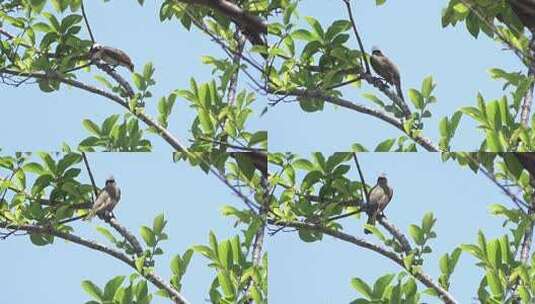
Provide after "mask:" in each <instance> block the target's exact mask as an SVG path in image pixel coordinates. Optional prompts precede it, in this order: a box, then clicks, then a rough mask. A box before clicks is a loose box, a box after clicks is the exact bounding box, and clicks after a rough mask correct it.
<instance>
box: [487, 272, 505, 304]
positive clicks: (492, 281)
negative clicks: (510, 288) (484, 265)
mask: <svg viewBox="0 0 535 304" xmlns="http://www.w3.org/2000/svg"><path fill="white" fill-rule="evenodd" d="M485 278H486V279H487V284H488V285H489V287H490V290H491V292H492V294H493V295H494V296H496V297H498V298H500V299H501V298H502V297H503V291H504V286H503V284H502V282H501V281H500V278H499V277H498V274H497V273H496V272H495V271H494V270H488V271H487V274H486V275H485Z"/></svg>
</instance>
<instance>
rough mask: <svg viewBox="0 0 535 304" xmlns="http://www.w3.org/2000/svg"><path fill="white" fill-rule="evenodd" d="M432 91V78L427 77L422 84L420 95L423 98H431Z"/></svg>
mask: <svg viewBox="0 0 535 304" xmlns="http://www.w3.org/2000/svg"><path fill="white" fill-rule="evenodd" d="M432 91H433V76H427V77H426V78H425V79H424V81H423V82H422V95H423V97H425V98H428V97H429V96H431V92H432Z"/></svg>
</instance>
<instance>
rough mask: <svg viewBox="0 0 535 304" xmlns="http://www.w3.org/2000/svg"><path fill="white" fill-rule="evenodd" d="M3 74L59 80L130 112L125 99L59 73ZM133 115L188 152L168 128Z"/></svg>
mask: <svg viewBox="0 0 535 304" xmlns="http://www.w3.org/2000/svg"><path fill="white" fill-rule="evenodd" d="M2 73H5V74H9V75H14V76H26V77H33V78H37V79H52V80H57V81H59V82H62V83H65V84H68V85H71V86H73V87H77V88H79V89H82V90H84V91H87V92H90V93H94V94H97V95H100V96H102V97H105V98H107V99H110V100H112V101H114V102H115V103H117V104H119V105H120V106H122V107H124V108H126V109H127V110H129V111H130V108H129V106H128V103H127V102H126V101H125V100H124V99H122V98H121V97H119V96H117V95H114V94H111V93H108V92H106V91H104V90H101V89H99V88H96V87H93V86H90V85H86V84H85V83H83V82H80V81H77V80H73V79H67V78H64V77H62V76H60V75H59V74H58V73H55V72H49V73H28V72H19V71H13V70H9V69H0V74H2ZM133 114H134V115H135V116H136V117H137V118H139V119H140V120H141V121H143V122H144V123H145V124H146V125H148V126H150V127H153V128H155V129H156V130H157V131H158V134H160V136H161V137H162V138H163V139H164V140H165V141H166V142H167V143H169V144H170V145H171V146H172V147H173V149H175V150H176V151H181V152H186V151H187V149H186V148H185V146H184V145H182V143H181V142H180V141H179V140H178V139H177V138H175V136H174V135H173V134H171V132H169V131H168V130H167V129H166V128H164V127H162V126H161V125H160V124H158V123H157V122H156V121H154V120H153V119H152V118H150V117H149V116H147V115H146V114H144V113H142V112H138V111H136V112H135V113H133Z"/></svg>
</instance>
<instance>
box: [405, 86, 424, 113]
mask: <svg viewBox="0 0 535 304" xmlns="http://www.w3.org/2000/svg"><path fill="white" fill-rule="evenodd" d="M409 98H410V99H411V102H412V104H414V107H415V108H416V109H418V110H423V108H424V97H423V96H422V94H420V92H418V91H417V90H415V89H409Z"/></svg>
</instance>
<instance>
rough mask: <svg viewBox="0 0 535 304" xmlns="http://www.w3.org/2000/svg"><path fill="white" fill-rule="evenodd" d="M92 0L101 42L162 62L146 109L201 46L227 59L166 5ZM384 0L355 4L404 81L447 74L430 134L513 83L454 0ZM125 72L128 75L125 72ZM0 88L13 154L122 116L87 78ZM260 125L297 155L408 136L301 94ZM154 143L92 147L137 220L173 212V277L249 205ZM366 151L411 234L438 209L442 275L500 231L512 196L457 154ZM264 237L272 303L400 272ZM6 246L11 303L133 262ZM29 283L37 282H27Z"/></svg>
mask: <svg viewBox="0 0 535 304" xmlns="http://www.w3.org/2000/svg"><path fill="white" fill-rule="evenodd" d="M86 2H87V3H86V9H87V12H88V14H89V18H90V21H91V24H92V29H93V33H94V34H95V36H96V39H97V41H98V42H100V43H102V44H106V45H112V46H115V47H118V48H121V49H123V50H125V51H126V52H128V54H129V55H130V56H131V57H132V59H133V61H134V63H135V64H136V70H138V71H140V70H141V68H142V65H143V64H144V63H146V62H149V61H152V62H153V63H154V66H155V68H156V72H155V79H156V81H157V85H156V86H155V87H153V95H154V96H155V98H154V100H153V101H152V104H151V102H150V101H149V102H148V105H147V108H148V109H149V110H148V112H149V113H154V111H153V109H154V108H155V103H156V101H157V99H158V98H159V97H160V96H162V95H167V94H169V93H170V92H171V91H172V90H174V89H176V88H188V87H189V79H190V77H195V78H196V79H197V80H198V81H199V82H205V81H209V80H210V77H211V75H210V72H211V68H210V67H209V66H206V65H204V64H202V63H201V59H200V56H201V55H214V54H215V55H216V56H217V55H218V54H219V55H221V56H222V52H221V51H220V49H219V47H218V46H216V45H215V44H214V43H212V42H211V41H209V39H207V38H206V37H204V36H201V35H199V33H198V32H188V31H186V30H185V29H183V28H182V27H181V25H179V24H177V23H176V22H174V21H173V22H166V23H160V22H159V18H158V10H159V4H160V3H158V4H156V3H154V2H153V1H146V3H145V6H144V7H140V6H138V5H137V4H136V2H135V1H111V2H108V3H105V4H104V3H102V1H86ZM374 2H375V1H371V0H368V1H358V6H357V7H356V8H355V11H354V13H355V17H356V19H357V23H358V26H359V30H360V33H361V35H362V36H363V39H364V44H365V47H366V49H367V50H369V49H370V48H371V46H372V45H378V46H380V47H381V48H382V49H383V51H384V53H385V54H386V55H387V56H389V57H390V58H391V59H393V60H394V61H395V62H396V63H397V64H398V66H399V67H400V69H401V72H402V85H403V89H404V91H405V92H406V91H407V90H408V88H411V87H415V88H420V85H421V81H422V80H423V79H424V78H425V77H426V76H428V75H433V77H434V79H435V80H436V81H437V82H438V86H437V88H436V89H435V95H436V96H437V98H438V103H437V104H434V105H433V106H432V108H431V109H432V111H433V115H434V116H433V118H432V119H431V120H430V121H427V122H426V123H427V127H426V129H425V134H426V135H428V136H430V137H431V138H432V139H433V140H434V141H435V142H437V141H438V131H437V130H438V127H437V125H438V120H439V119H440V118H441V117H443V116H445V115H448V116H450V115H451V114H452V113H453V112H454V111H455V110H456V109H458V108H459V107H461V106H467V105H474V104H475V96H476V94H477V92H478V91H480V92H482V94H483V96H484V97H485V98H487V99H492V98H498V97H500V96H501V94H502V92H501V86H502V84H501V83H499V82H496V81H494V80H491V79H490V78H489V76H488V73H487V70H488V69H490V68H492V67H499V68H503V69H505V70H519V69H520V65H519V64H518V61H517V59H516V58H515V57H514V56H513V55H512V54H510V53H508V52H507V51H503V50H502V48H501V46H500V45H498V44H495V43H494V42H492V41H491V40H489V39H487V38H485V37H484V36H481V38H480V39H477V40H475V39H473V38H472V37H471V36H470V35H469V34H468V33H467V32H466V30H465V29H464V28H463V27H464V25H463V24H461V25H458V27H457V28H451V27H449V28H447V29H442V28H441V24H440V18H441V17H440V12H441V9H442V8H443V7H444V6H445V5H446V1H444V0H443V1H423V2H418V3H416V2H403V1H393V0H392V1H387V3H386V4H385V5H384V6H381V7H375V5H374ZM299 11H300V13H301V15H302V16H307V15H312V16H314V17H315V18H317V19H318V20H320V22H321V23H322V24H324V25H326V24H330V23H331V22H332V21H334V20H337V19H345V18H346V12H345V8H344V6H343V3H342V1H338V0H329V1H313V0H306V1H303V2H302V3H301V5H300V6H299ZM302 23H303V26H304V22H302ZM352 39H354V37H352ZM352 41H353V45H355V46H356V44H355V43H354V40H352ZM119 72H120V73H122V74H123V75H125V77H127V78H128V72H127V71H125V70H124V69H119ZM98 73H99V72H97V71H95V70H93V71H92V73H91V74H87V75H85V74H83V75H81V76H80V78H81V79H83V80H88V81H90V82H91V83H93V84H95V85H97V86H100V84H99V83H98V82H96V81H95V80H91V77H90V75H93V74H98ZM242 84H244V83H242ZM244 87H247V86H245V84H244ZM0 90H1V91H0V102H1V103H2V109H3V113H2V114H3V115H2V119H0V129H1V130H3V132H2V136H1V146H2V147H3V148H4V149H6V150H4V152H5V151H17V150H19V151H20V150H24V151H34V150H58V149H59V148H60V144H61V143H62V142H67V143H69V144H71V145H76V143H78V142H79V141H80V140H82V139H83V138H85V137H86V136H88V134H87V132H86V131H85V130H84V129H83V127H82V125H81V121H82V120H83V119H85V118H90V119H92V120H94V121H96V122H99V123H101V122H102V120H103V119H104V118H106V117H108V116H109V115H111V114H115V113H123V108H121V107H119V106H118V105H116V104H115V103H112V102H110V101H108V100H105V99H103V98H100V97H97V96H94V95H91V94H88V93H85V92H83V91H80V90H78V89H76V88H64V89H62V90H60V91H59V92H54V93H49V94H45V93H43V92H41V91H39V90H38V89H37V87H36V85H25V86H22V87H19V88H11V87H7V86H1V87H0ZM366 92H373V93H376V94H377V95H378V96H380V97H381V94H380V93H379V92H378V91H376V90H375V89H374V88H371V87H370V86H368V85H363V87H362V88H361V89H357V88H354V87H350V88H347V89H345V90H344V93H345V94H346V95H345V97H347V98H348V99H352V100H355V101H357V102H360V103H366V102H367V101H366V100H365V99H364V98H362V97H361V94H362V93H366ZM405 95H406V96H407V94H406V93H405ZM262 102H265V98H264V97H262V96H259V102H258V103H257V104H256V105H255V107H256V108H257V109H259V108H261V107H262ZM370 105H371V103H370ZM175 108H176V110H175V112H174V114H173V116H171V121H170V129H171V131H172V132H173V133H175V134H177V135H178V137H179V138H181V139H183V140H184V139H185V138H188V134H189V131H188V129H189V126H190V125H191V121H192V119H193V117H194V112H193V111H192V110H191V109H188V107H187V103H186V102H184V101H182V100H180V99H178V100H177V103H176V105H175ZM256 113H258V112H256ZM250 123H251V124H250V127H251V128H252V129H254V130H261V129H268V131H269V145H270V149H271V150H278V151H293V152H299V153H303V156H308V155H309V152H310V151H315V150H317V151H337V150H345V149H348V148H349V147H350V146H351V144H352V143H355V142H359V143H362V144H364V145H366V146H367V147H368V148H370V149H373V148H374V147H375V145H376V144H377V143H378V142H380V141H382V140H383V139H385V138H386V137H397V136H399V135H400V133H399V132H398V131H396V130H394V129H393V128H392V127H390V126H388V125H386V124H385V123H383V122H381V121H379V120H377V119H374V118H370V117H368V116H366V115H362V114H358V113H355V112H352V111H348V110H346V109H341V108H338V109H337V108H334V107H332V106H329V105H327V106H326V109H325V111H323V112H318V113H312V114H311V113H304V112H302V110H300V108H299V106H298V105H297V104H279V105H278V106H277V107H275V108H272V109H270V110H269V112H268V113H267V114H266V115H265V116H263V117H262V118H258V114H256V116H255V118H254V119H252V120H251V121H250ZM457 132H458V134H457V136H456V138H455V140H454V142H453V147H454V149H456V150H463V149H474V148H477V147H478V146H479V143H480V140H481V137H482V136H481V134H480V133H479V131H478V130H476V129H475V125H474V124H473V123H472V122H470V120H468V119H466V118H463V119H462V121H461V125H460V127H459V129H458V131H457ZM152 143H153V146H155V147H156V149H155V150H157V151H160V152H157V153H154V154H137V155H125V154H121V155H119V154H101V155H96V154H95V155H93V154H92V155H91V156H90V159H91V162H92V163H93V165H94V168H95V169H94V170H95V174H96V177H97V181H98V182H99V184H102V183H103V182H104V179H105V177H106V176H107V175H109V174H110V173H113V174H114V175H115V176H116V178H117V181H118V183H119V184H120V185H121V187H122V188H123V199H122V202H121V204H120V205H119V207H118V210H117V213H118V216H119V218H120V219H121V221H123V223H124V224H125V225H126V226H127V227H129V228H130V229H132V230H134V231H136V232H137V231H138V229H139V226H140V225H142V224H145V225H149V224H151V223H152V219H153V218H154V216H156V215H158V214H159V213H161V212H165V214H166V218H167V219H168V221H169V223H168V225H167V232H168V234H169V235H170V239H169V240H168V241H166V242H164V243H163V247H164V249H165V251H166V255H165V256H163V257H160V258H159V261H160V264H159V265H160V266H159V267H158V272H160V273H161V274H162V275H163V277H166V278H168V277H169V269H168V264H169V260H170V256H169V254H174V253H177V252H179V253H183V252H184V250H185V249H186V248H187V247H189V246H191V245H193V244H199V243H205V242H206V241H207V236H208V232H209V230H214V231H216V232H217V235H218V237H219V239H223V238H226V237H229V236H231V235H232V233H233V231H234V230H233V228H232V224H233V222H232V221H230V220H229V219H225V218H223V217H222V216H221V215H220V208H221V206H222V205H223V204H227V203H234V204H236V205H237V206H239V201H238V200H237V199H236V198H235V197H234V196H232V195H231V194H230V192H229V191H228V190H227V189H226V188H225V187H224V186H223V185H222V184H221V183H220V182H219V181H217V180H216V179H215V177H213V176H207V175H205V174H204V173H202V172H201V171H200V170H198V169H197V168H193V169H192V168H189V167H188V166H186V165H184V164H180V165H173V164H172V162H171V155H170V154H168V153H164V152H162V151H169V148H168V146H167V145H166V144H165V143H163V142H162V141H161V140H159V139H156V140H152ZM360 159H361V162H362V165H363V167H364V170H365V173H366V176H367V181H368V182H369V183H372V182H373V180H374V179H375V177H376V176H377V175H378V174H380V173H381V172H386V173H387V174H388V177H389V180H390V182H391V184H392V185H393V186H394V188H395V194H394V199H393V201H392V204H391V206H389V208H388V213H387V214H388V215H389V217H390V219H391V220H392V222H394V223H395V224H396V225H397V226H399V227H401V228H402V229H403V231H406V228H407V226H408V225H409V224H410V223H420V221H421V217H422V216H423V215H424V214H425V213H426V212H428V211H433V212H434V213H435V215H436V216H437V218H438V223H437V234H438V239H436V240H434V241H433V242H432V245H433V248H434V253H433V254H431V255H430V258H429V259H428V260H427V263H426V265H425V269H426V270H427V271H428V272H429V273H430V274H431V275H432V276H433V278H434V279H435V280H436V278H437V275H438V273H439V272H438V257H439V256H440V255H442V254H443V253H445V252H451V250H453V248H454V247H455V246H457V245H459V244H460V243H465V242H473V241H474V240H475V238H476V233H477V230H478V229H483V230H484V231H485V232H486V233H487V235H488V236H489V238H490V237H494V236H496V235H497V233H498V232H499V231H502V230H501V228H500V225H501V220H499V219H496V218H492V217H490V216H489V214H488V209H487V207H488V205H489V204H491V203H496V202H505V201H506V200H505V198H504V196H503V195H502V194H501V193H500V192H498V191H497V190H496V188H495V187H494V186H492V185H491V184H490V183H489V181H488V180H486V179H485V178H484V177H482V176H476V175H474V174H473V173H472V172H471V171H469V170H467V169H460V168H459V167H457V166H456V165H453V164H452V163H448V164H443V163H441V162H440V156H439V155H438V154H422V153H420V154H410V155H409V154H404V155H394V154H368V155H362V156H361V157H360ZM356 176H357V175H356V173H354V177H355V178H356ZM150 189H155V191H156V193H155V194H153V193H154V191H149V190H150ZM207 189H209V190H207ZM97 222H98V221H93V223H91V224H90V225H85V224H76V229H77V231H80V232H81V233H82V234H83V235H85V236H88V237H96V238H100V240H101V241H105V240H104V238H102V237H100V235H98V234H97V233H96V232H95V231H94V226H96V225H97ZM361 224H362V221H361V222H356V223H355V222H354V221H348V222H344V225H345V226H347V227H348V229H353V230H351V231H354V234H355V235H362V228H361ZM267 246H268V250H269V260H270V264H269V265H270V303H275V304H279V303H280V304H285V303H322V304H323V303H347V302H349V301H350V300H351V299H353V298H355V297H356V295H357V294H356V292H355V291H353V290H352V289H351V287H350V279H351V278H352V277H355V276H359V277H362V278H364V279H367V280H368V281H370V282H373V281H374V280H375V279H376V278H377V277H378V276H379V275H381V274H384V273H386V272H397V271H399V267H398V266H396V265H394V264H392V263H390V262H389V261H387V260H386V259H384V258H382V257H380V256H377V255H376V254H372V253H370V252H369V251H366V250H364V249H361V248H356V247H354V246H352V245H350V244H346V243H343V242H340V241H335V240H333V239H332V238H330V237H325V239H324V240H323V241H322V242H317V243H312V244H310V243H304V242H302V241H300V240H299V239H298V238H297V237H296V235H295V233H279V234H277V235H276V236H274V237H268V238H267ZM0 252H1V255H2V257H3V258H5V260H8V261H10V262H9V263H7V264H5V265H3V267H4V268H3V270H4V272H5V273H8V274H10V275H9V276H1V277H0V286H2V290H1V291H2V292H1V293H0V303H4V302H6V303H11V302H13V301H16V302H17V303H21V304H26V303H37V302H39V303H44V304H48V303H50V304H53V303H54V304H55V303H58V300H60V301H61V302H62V303H80V302H83V301H85V300H87V299H89V298H88V296H86V295H85V293H84V292H83V291H82V289H81V288H80V282H81V281H82V280H85V279H91V280H93V281H94V282H96V283H98V284H99V285H100V286H102V285H103V284H104V283H105V282H106V281H107V280H108V279H110V278H112V277H113V276H115V275H119V274H125V275H126V274H129V273H130V272H131V269H129V268H128V267H126V266H125V265H122V263H119V262H117V261H116V260H114V259H112V258H109V257H106V256H103V255H102V254H100V253H95V252H92V251H88V250H87V249H85V248H80V247H79V246H77V245H74V244H68V243H65V242H63V241H61V240H56V242H55V243H54V245H52V246H47V247H42V248H37V247H35V246H33V245H32V244H31V243H30V242H29V240H28V239H27V238H25V237H17V238H11V239H9V240H8V241H3V242H0ZM473 264H474V260H473V259H471V258H470V257H468V256H467V255H463V256H462V258H461V260H460V262H459V265H458V269H457V271H456V272H455V273H454V275H453V277H452V281H453V284H452V294H453V295H454V296H455V297H456V298H457V299H458V300H459V301H460V302H461V303H468V302H471V298H472V296H473V295H474V292H475V290H476V288H477V285H478V284H479V280H480V277H481V273H479V272H477V271H476V269H475V267H474V265H473ZM211 278H212V274H211V270H210V269H208V268H207V267H206V260H204V259H203V258H201V257H197V256H196V257H194V259H193V261H192V265H191V266H190V270H189V271H188V273H187V274H186V276H185V279H184V287H183V291H184V294H185V296H186V297H187V298H188V299H190V300H191V302H192V303H203V302H205V298H206V291H207V290H208V286H209V284H210V282H211ZM28 285H31V286H34V287H36V289H37V291H36V292H35V293H29V292H28V291H27V286H28ZM156 299H158V298H156ZM153 303H167V301H164V300H155V301H154V302H153Z"/></svg>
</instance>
